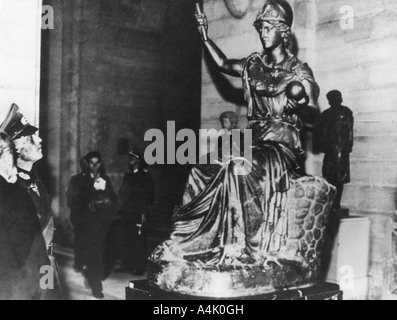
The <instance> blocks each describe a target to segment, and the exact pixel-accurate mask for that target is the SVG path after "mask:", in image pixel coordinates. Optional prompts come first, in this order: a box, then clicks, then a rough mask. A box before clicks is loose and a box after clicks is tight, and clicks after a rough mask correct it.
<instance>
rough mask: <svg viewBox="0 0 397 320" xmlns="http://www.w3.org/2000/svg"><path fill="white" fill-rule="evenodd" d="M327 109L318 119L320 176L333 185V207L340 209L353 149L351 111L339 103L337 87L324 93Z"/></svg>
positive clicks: (339, 93)
mask: <svg viewBox="0 0 397 320" xmlns="http://www.w3.org/2000/svg"><path fill="white" fill-rule="evenodd" d="M327 99H328V102H329V105H330V106H331V107H330V108H329V109H327V110H325V111H324V112H323V113H322V115H321V118H320V123H319V133H320V137H319V138H320V141H321V142H320V151H321V152H323V153H324V160H323V176H324V178H325V179H326V180H327V181H328V182H329V183H331V184H332V185H334V186H335V187H336V189H337V194H336V197H335V200H334V205H333V209H334V211H335V212H339V210H340V202H341V198H342V193H343V186H344V184H346V183H349V182H350V153H351V152H352V150H353V142H354V134H353V126H354V118H353V112H352V111H351V110H350V109H349V108H348V107H345V106H343V105H342V102H343V98H342V94H341V92H340V91H338V90H332V91H330V92H328V94H327Z"/></svg>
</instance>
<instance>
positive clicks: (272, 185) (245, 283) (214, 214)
mask: <svg viewBox="0 0 397 320" xmlns="http://www.w3.org/2000/svg"><path fill="white" fill-rule="evenodd" d="M196 20H197V24H198V30H199V32H200V35H201V38H202V40H203V43H204V46H205V48H206V49H207V51H208V53H209V54H210V56H211V57H212V58H213V60H214V62H215V63H216V65H217V67H218V69H219V70H220V71H221V72H223V73H226V74H228V75H231V76H236V77H241V78H242V80H243V86H244V90H245V98H246V100H247V102H248V120H249V125H248V129H250V130H252V136H253V145H252V159H247V161H250V163H251V165H252V170H251V172H250V173H249V174H247V175H236V174H235V171H234V170H235V169H236V166H235V165H234V163H233V161H230V162H227V163H221V162H220V164H218V165H216V164H215V165H195V166H193V167H192V169H191V171H190V175H189V177H188V179H187V182H186V184H185V192H184V194H183V197H182V199H181V202H180V205H179V206H178V208H179V209H178V210H176V211H175V213H174V227H173V232H172V235H171V239H170V240H169V241H166V242H165V243H163V244H161V245H160V246H159V247H158V248H157V249H156V250H155V251H154V252H153V254H152V255H151V257H150V268H151V271H150V273H149V279H150V281H151V282H152V283H153V284H155V285H156V286H158V287H160V288H162V289H165V290H171V291H177V292H182V293H187V294H191V295H200V296H228V297H230V296H240V295H252V294H258V293H265V292H271V291H274V290H280V289H285V288H289V287H299V286H307V285H309V284H312V283H315V282H316V280H317V276H318V266H319V263H320V261H319V256H320V253H321V250H322V245H323V234H324V226H325V222H326V220H327V216H328V214H329V211H330V209H331V203H332V200H333V197H334V195H335V191H334V188H333V187H332V186H331V185H329V184H328V183H327V182H326V181H325V180H324V179H322V178H318V177H311V176H306V175H303V174H302V172H303V170H302V168H303V160H304V159H303V154H304V153H303V150H302V148H301V142H300V138H299V132H300V130H301V128H302V126H303V125H308V126H311V125H312V124H313V122H314V120H315V119H316V116H317V115H318V113H317V112H318V108H317V104H316V101H317V97H318V93H319V88H318V86H317V84H316V82H315V79H314V76H313V73H312V71H311V69H310V68H309V66H308V65H307V64H306V63H302V62H301V61H300V60H299V59H297V57H295V56H294V55H293V54H292V53H291V52H290V51H289V48H290V38H291V25H292V21H293V13H292V9H291V7H290V5H289V3H288V2H287V1H285V0H268V1H267V2H266V4H265V5H264V7H263V9H262V10H261V11H260V12H259V14H258V16H257V19H256V20H255V23H254V26H255V28H256V30H257V31H258V34H259V38H260V41H261V42H262V45H263V49H264V52H263V53H254V54H252V55H250V56H249V57H248V58H245V59H240V60H237V59H228V58H227V57H226V56H225V55H224V54H223V53H222V51H221V50H220V49H219V48H218V47H217V46H216V45H215V43H214V42H213V41H212V40H211V39H210V38H209V36H208V33H207V30H208V25H207V19H206V17H205V15H204V14H203V13H201V10H200V8H199V7H197V12H196ZM251 160H252V161H251Z"/></svg>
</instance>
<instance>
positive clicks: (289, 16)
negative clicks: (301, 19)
mask: <svg viewBox="0 0 397 320" xmlns="http://www.w3.org/2000/svg"><path fill="white" fill-rule="evenodd" d="M293 20H294V15H293V12H292V8H291V6H290V4H289V3H288V2H287V1H286V0H268V1H266V3H265V5H264V6H263V8H262V10H261V11H260V12H259V14H258V16H257V17H256V20H255V22H254V26H255V28H258V26H259V24H260V22H261V21H269V22H270V21H274V22H282V23H285V24H286V25H287V26H288V27H290V28H291V26H292V22H293Z"/></svg>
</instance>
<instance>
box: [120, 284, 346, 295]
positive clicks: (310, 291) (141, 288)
mask: <svg viewBox="0 0 397 320" xmlns="http://www.w3.org/2000/svg"><path fill="white" fill-rule="evenodd" d="M130 284H131V286H133V288H131V287H127V288H126V300H342V297H343V293H342V291H340V289H339V286H338V285H336V284H332V283H321V284H318V285H315V286H311V287H308V288H302V289H299V290H285V291H278V292H273V293H267V294H260V295H253V296H241V297H233V298H214V297H200V296H192V295H186V294H180V293H176V292H169V291H165V290H162V289H159V288H157V287H155V286H152V285H150V283H149V282H148V281H147V280H140V281H131V282H130Z"/></svg>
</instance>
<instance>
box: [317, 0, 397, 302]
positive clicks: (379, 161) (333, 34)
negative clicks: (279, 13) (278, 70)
mask: <svg viewBox="0 0 397 320" xmlns="http://www.w3.org/2000/svg"><path fill="white" fill-rule="evenodd" d="M345 4H346V3H345V2H344V1H339V0H337V1H332V2H325V1H317V4H316V5H317V28H316V64H315V67H314V69H315V70H316V75H317V80H318V82H319V84H320V87H321V88H322V92H323V94H322V96H321V100H320V106H321V108H322V109H325V108H327V103H326V99H325V94H326V93H327V92H328V91H330V90H332V89H339V90H340V91H341V92H342V93H343V96H344V104H345V105H347V106H349V107H350V108H351V109H352V111H353V112H354V116H355V141H354V142H355V146H354V149H353V153H352V154H351V178H352V181H351V183H350V184H348V185H347V186H346V188H345V192H344V196H343V199H342V205H343V206H345V207H347V208H349V209H350V213H351V214H357V215H367V216H368V217H369V218H370V219H371V222H372V231H371V258H370V292H369V298H371V299H374V298H381V297H385V296H387V294H388V285H387V284H388V278H389V277H390V274H388V263H389V262H390V259H391V230H392V222H393V217H394V215H395V210H396V202H397V200H396V199H397V169H396V165H395V163H396V159H397V150H396V141H397V140H396V139H397V137H396V132H397V130H396V129H397V122H396V120H397V111H396V103H397V91H396V84H397V77H396V74H395V72H394V70H396V61H397V51H396V49H397V31H396V30H395V28H394V27H393V26H394V25H395V21H396V18H397V11H396V10H397V4H396V3H395V2H393V1H370V2H368V1H360V0H353V1H349V5H351V6H352V8H353V10H354V16H353V17H354V28H353V29H347V30H344V29H342V28H341V26H340V18H341V17H342V16H343V14H341V13H340V8H341V7H342V6H343V5H345ZM315 166H316V167H317V168H318V172H320V168H321V157H318V158H317V161H316V165H315Z"/></svg>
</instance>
